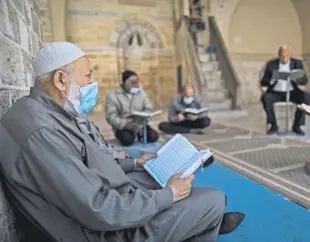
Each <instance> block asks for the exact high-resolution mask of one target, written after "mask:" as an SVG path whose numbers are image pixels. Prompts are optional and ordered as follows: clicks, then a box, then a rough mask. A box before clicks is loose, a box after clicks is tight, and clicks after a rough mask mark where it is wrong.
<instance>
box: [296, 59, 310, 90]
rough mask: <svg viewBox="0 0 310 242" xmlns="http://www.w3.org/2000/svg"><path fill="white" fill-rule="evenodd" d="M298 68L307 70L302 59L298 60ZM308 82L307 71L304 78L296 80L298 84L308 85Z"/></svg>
mask: <svg viewBox="0 0 310 242" xmlns="http://www.w3.org/2000/svg"><path fill="white" fill-rule="evenodd" d="M296 69H299V70H305V69H304V65H303V63H302V61H301V60H297V61H296ZM307 83H308V76H307V74H306V73H305V75H304V76H303V77H302V78H299V79H297V80H296V84H297V85H306V84H307Z"/></svg>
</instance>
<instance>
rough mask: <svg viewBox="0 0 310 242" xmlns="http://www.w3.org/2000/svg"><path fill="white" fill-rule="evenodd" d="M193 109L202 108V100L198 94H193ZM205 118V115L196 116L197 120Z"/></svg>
mask: <svg viewBox="0 0 310 242" xmlns="http://www.w3.org/2000/svg"><path fill="white" fill-rule="evenodd" d="M194 97H195V108H197V109H201V108H203V103H202V98H201V96H200V95H199V94H198V93H195V96H194ZM205 116H206V113H200V114H198V118H203V117H205Z"/></svg>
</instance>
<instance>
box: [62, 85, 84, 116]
mask: <svg viewBox="0 0 310 242" xmlns="http://www.w3.org/2000/svg"><path fill="white" fill-rule="evenodd" d="M63 94H64V102H63V108H64V109H65V110H66V111H67V112H69V113H71V114H77V113H78V112H77V110H76V109H75V107H74V105H75V104H78V103H80V98H81V93H80V90H79V89H78V88H77V87H76V86H75V85H72V84H71V85H70V87H69V90H68V92H67V94H65V93H63Z"/></svg>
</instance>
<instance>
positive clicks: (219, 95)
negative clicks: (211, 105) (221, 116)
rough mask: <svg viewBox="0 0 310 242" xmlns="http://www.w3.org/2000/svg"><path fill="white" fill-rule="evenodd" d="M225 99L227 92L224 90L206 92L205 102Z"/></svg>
mask: <svg viewBox="0 0 310 242" xmlns="http://www.w3.org/2000/svg"><path fill="white" fill-rule="evenodd" d="M225 99H227V92H226V91H224V90H217V91H210V90H209V91H207V100H208V101H209V102H217V101H224V100H225Z"/></svg>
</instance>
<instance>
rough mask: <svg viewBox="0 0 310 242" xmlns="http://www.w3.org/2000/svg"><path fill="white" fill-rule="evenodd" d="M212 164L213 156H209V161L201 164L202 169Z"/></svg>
mask: <svg viewBox="0 0 310 242" xmlns="http://www.w3.org/2000/svg"><path fill="white" fill-rule="evenodd" d="M213 162H214V158H213V155H211V156H210V157H209V159H207V160H206V161H205V162H204V163H203V167H208V166H210V165H211V164H212V163H213Z"/></svg>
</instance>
